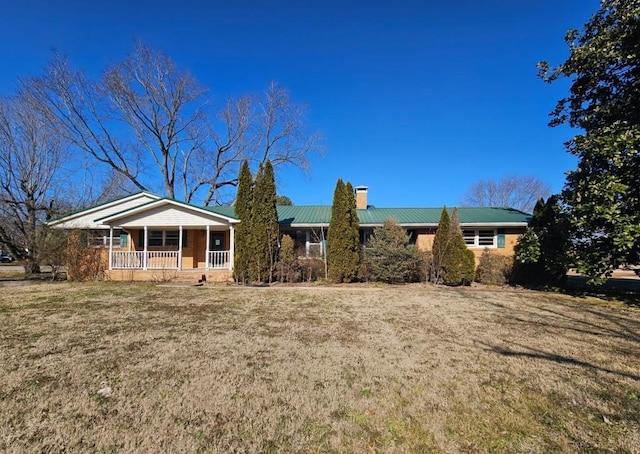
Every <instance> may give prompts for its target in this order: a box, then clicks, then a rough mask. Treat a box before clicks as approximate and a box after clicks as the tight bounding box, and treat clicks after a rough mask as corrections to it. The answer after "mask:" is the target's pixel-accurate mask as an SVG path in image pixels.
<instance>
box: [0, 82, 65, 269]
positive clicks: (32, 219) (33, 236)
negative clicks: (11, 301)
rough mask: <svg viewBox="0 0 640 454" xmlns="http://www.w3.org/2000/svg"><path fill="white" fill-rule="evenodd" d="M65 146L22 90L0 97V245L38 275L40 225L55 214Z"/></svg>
mask: <svg viewBox="0 0 640 454" xmlns="http://www.w3.org/2000/svg"><path fill="white" fill-rule="evenodd" d="M66 150H67V145H66V143H65V142H64V139H63V138H61V137H60V136H59V134H57V133H56V131H55V130H53V129H52V128H51V122H50V121H48V120H47V119H46V118H45V117H44V114H43V112H42V111H41V110H40V109H39V106H38V102H37V100H36V99H35V98H34V97H33V96H32V94H31V93H30V92H29V91H27V90H25V91H23V92H21V93H19V94H18V95H15V96H13V97H6V98H2V99H0V244H1V245H2V246H3V247H6V248H7V249H8V250H9V251H10V252H11V254H13V255H14V256H16V257H18V258H20V259H24V260H25V271H26V272H28V273H34V272H38V271H39V270H40V268H39V258H40V257H39V254H40V249H41V248H42V247H43V242H42V241H41V238H40V237H41V236H42V229H41V224H42V221H43V220H44V219H45V218H46V217H48V216H51V215H52V213H53V212H54V211H55V209H56V207H55V200H56V185H57V183H58V182H59V180H60V177H61V175H60V173H59V172H60V169H61V166H62V164H63V162H64V160H65V152H66Z"/></svg>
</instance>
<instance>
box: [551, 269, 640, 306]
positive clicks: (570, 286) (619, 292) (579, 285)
mask: <svg viewBox="0 0 640 454" xmlns="http://www.w3.org/2000/svg"><path fill="white" fill-rule="evenodd" d="M563 291H564V292H565V293H567V294H569V295H573V296H576V297H584V296H596V297H599V298H603V299H605V300H610V301H611V300H615V301H621V302H623V303H625V304H626V305H628V306H634V307H640V279H634V278H630V279H629V278H627V279H625V278H613V277H612V278H609V279H607V281H606V282H605V283H604V284H602V285H593V284H589V283H588V282H587V278H586V277H585V276H568V277H567V282H566V283H565V285H564V288H563Z"/></svg>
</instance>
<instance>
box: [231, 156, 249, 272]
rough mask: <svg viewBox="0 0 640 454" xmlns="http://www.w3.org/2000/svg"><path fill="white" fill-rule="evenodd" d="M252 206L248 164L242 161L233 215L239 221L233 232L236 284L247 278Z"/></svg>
mask: <svg viewBox="0 0 640 454" xmlns="http://www.w3.org/2000/svg"><path fill="white" fill-rule="evenodd" d="M252 205H253V179H252V176H251V170H250V169H249V163H248V162H247V161H244V162H243V163H242V167H241V168H240V174H239V176H238V193H237V196H236V203H235V207H234V208H235V214H236V217H237V218H238V219H239V220H240V223H239V224H238V226H237V228H236V231H235V238H234V241H235V255H234V274H235V278H236V281H237V282H242V283H243V284H244V283H246V282H247V280H248V278H249V262H250V260H251V254H252V251H251V238H250V236H251V213H252Z"/></svg>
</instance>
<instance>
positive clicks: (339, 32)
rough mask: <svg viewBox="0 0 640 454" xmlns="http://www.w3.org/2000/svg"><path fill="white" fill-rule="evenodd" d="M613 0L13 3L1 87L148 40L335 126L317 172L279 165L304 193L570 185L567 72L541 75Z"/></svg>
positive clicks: (283, 178) (217, 76)
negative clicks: (59, 58)
mask: <svg viewBox="0 0 640 454" xmlns="http://www.w3.org/2000/svg"><path fill="white" fill-rule="evenodd" d="M598 7H599V1H598V0H538V1H525V0H458V1H451V2H445V1H430V0H416V1H414V0H407V1H401V0H398V1H394V0H384V1H383V0H369V1H348V0H342V1H334V0H308V1H305V0H298V1H292V0H288V1H277V0H272V1H265V0H239V1H232V0H227V1H217V0H212V1H205V0H200V1H195V0H182V1H179V2H168V1H165V0H155V1H147V0H144V1H140V0H128V1H122V0H108V1H107V0H96V1H87V0H83V1H77V0H68V1H65V0H60V1H50V0H40V1H36V0H20V1H18V0H2V3H1V8H0V61H1V62H2V67H3V69H2V71H0V94H10V93H11V92H12V91H13V90H14V88H15V82H16V79H17V78H18V77H19V76H25V75H37V74H39V73H40V72H41V71H42V68H43V66H44V65H45V64H46V62H47V61H48V60H49V59H50V57H51V51H52V50H53V49H55V50H57V51H59V52H60V53H62V54H64V55H66V56H67V57H68V58H69V59H70V60H71V62H72V63H73V64H75V65H79V66H81V67H83V68H85V69H87V70H88V71H90V72H95V73H98V72H99V71H100V69H101V68H102V67H103V66H104V65H105V64H107V63H109V62H113V61H117V60H120V59H122V58H124V57H125V56H126V54H127V53H128V52H130V51H131V49H132V46H133V43H134V41H135V40H137V39H141V40H142V41H144V42H145V43H147V44H148V45H150V46H152V47H155V48H159V49H161V50H163V51H164V52H166V53H168V54H169V55H171V56H172V57H173V58H174V59H175V60H176V61H177V62H178V64H179V65H181V66H182V67H184V68H187V69H189V70H190V71H191V72H192V73H193V74H194V75H195V76H196V78H197V79H198V80H199V81H200V82H201V83H203V84H205V85H207V86H208V87H210V89H211V92H212V94H213V95H214V98H215V99H216V100H217V101H220V102H221V101H223V100H224V99H225V98H227V97H228V96H230V95H237V94H242V93H248V92H259V91H263V90H265V89H266V87H267V85H268V83H269V82H270V81H271V80H275V81H277V82H279V83H280V84H281V85H284V86H285V87H287V88H288V89H289V90H290V92H291V95H292V98H293V100H294V101H295V102H298V103H301V104H306V105H308V107H309V111H308V118H307V122H308V124H309V126H310V129H312V130H318V131H320V132H321V133H322V135H323V136H324V137H325V142H324V144H325V146H326V148H327V153H326V155H325V157H324V158H318V157H313V159H312V169H311V173H310V175H309V176H304V175H303V174H301V173H300V172H299V171H285V172H280V173H279V174H278V176H277V177H278V185H279V192H280V193H283V194H286V195H288V196H289V197H291V199H292V200H293V201H294V203H296V204H299V205H302V204H319V203H326V204H329V203H331V198H332V195H333V189H334V187H335V183H336V180H337V178H339V177H341V178H343V179H344V180H345V181H351V182H352V183H353V185H354V186H357V185H367V186H369V203H371V204H374V205H376V206H380V207H384V206H442V205H444V204H446V205H448V206H453V205H456V204H457V203H458V202H459V200H460V198H461V197H462V195H463V193H464V192H465V191H466V189H467V188H468V187H469V186H470V185H471V184H472V183H474V182H476V181H477V180H479V179H499V178H501V177H502V176H504V175H506V174H532V175H535V176H537V177H539V178H541V179H542V180H544V181H546V182H547V183H548V184H549V185H551V187H552V189H553V190H554V191H559V190H560V189H561V188H562V185H563V182H564V172H566V171H567V170H570V169H572V168H574V167H575V162H576V161H575V159H574V158H573V157H572V156H570V155H569V154H567V153H566V152H565V151H564V149H563V142H564V141H566V140H567V139H568V138H569V137H570V136H571V131H570V130H569V129H567V128H555V129H551V128H549V127H548V126H547V122H548V113H549V112H550V111H551V110H552V109H553V108H554V106H555V103H556V101H557V100H558V99H559V98H561V97H562V96H564V95H565V94H566V91H567V89H568V83H567V82H563V83H556V84H554V85H548V84H545V83H543V82H542V81H540V80H539V79H537V77H536V73H537V70H536V62H538V61H540V60H549V61H550V63H552V64H555V63H559V62H561V61H563V59H564V58H565V57H566V55H567V48H566V46H565V44H564V41H563V37H564V34H565V32H566V30H567V29H568V28H570V27H573V28H581V27H582V25H583V24H584V23H585V22H586V21H587V20H588V18H589V17H590V16H591V15H592V14H593V13H594V12H595V11H596V10H597V9H598Z"/></svg>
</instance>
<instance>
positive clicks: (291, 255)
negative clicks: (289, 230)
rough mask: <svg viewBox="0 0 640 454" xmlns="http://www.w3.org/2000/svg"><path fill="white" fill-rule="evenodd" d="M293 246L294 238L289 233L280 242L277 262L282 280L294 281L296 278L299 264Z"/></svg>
mask: <svg viewBox="0 0 640 454" xmlns="http://www.w3.org/2000/svg"><path fill="white" fill-rule="evenodd" d="M293 246H294V243H293V239H292V238H291V237H290V236H289V235H284V236H283V237H282V240H281V242H280V254H279V260H278V264H277V270H278V276H279V278H280V282H293V281H294V280H295V274H296V269H297V265H298V264H297V260H296V254H295V251H294V247H293Z"/></svg>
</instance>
